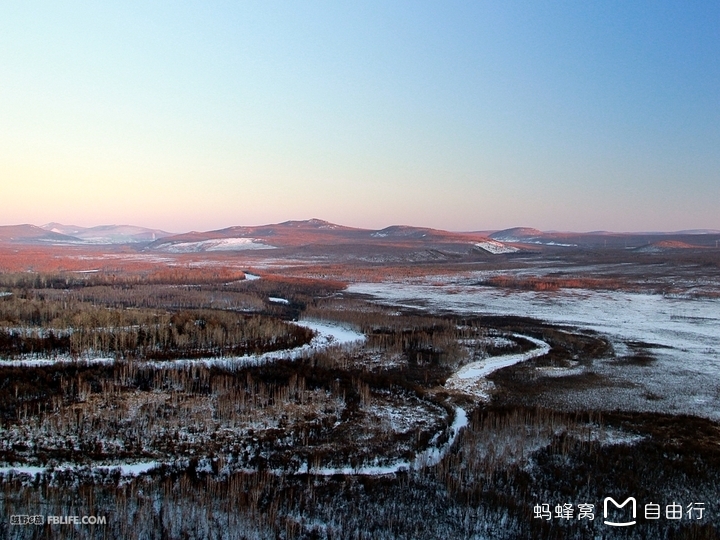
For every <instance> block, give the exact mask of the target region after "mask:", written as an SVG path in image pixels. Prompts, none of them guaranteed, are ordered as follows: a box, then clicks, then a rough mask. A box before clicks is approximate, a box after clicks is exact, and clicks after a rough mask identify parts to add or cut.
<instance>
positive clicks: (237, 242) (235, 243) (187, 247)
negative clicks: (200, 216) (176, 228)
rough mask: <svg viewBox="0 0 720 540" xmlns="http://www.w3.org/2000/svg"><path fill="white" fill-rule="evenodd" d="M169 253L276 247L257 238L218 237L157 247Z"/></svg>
mask: <svg viewBox="0 0 720 540" xmlns="http://www.w3.org/2000/svg"><path fill="white" fill-rule="evenodd" d="M157 249H158V250H161V251H167V252H169V253H197V252H201V251H244V250H248V249H275V246H271V245H268V244H265V243H263V242H261V241H259V240H257V239H255V238H217V239H213V240H202V241H199V242H178V243H176V244H165V245H162V246H159V247H158V248H157Z"/></svg>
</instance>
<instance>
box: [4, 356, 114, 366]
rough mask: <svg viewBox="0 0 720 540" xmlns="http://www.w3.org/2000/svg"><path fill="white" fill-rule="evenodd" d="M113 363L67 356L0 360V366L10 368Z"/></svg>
mask: <svg viewBox="0 0 720 540" xmlns="http://www.w3.org/2000/svg"><path fill="white" fill-rule="evenodd" d="M113 362H115V359H114V358H104V357H90V356H88V357H80V358H73V357H71V356H67V355H59V356H54V357H52V358H33V357H32V356H30V355H28V357H27V358H21V359H18V360H3V359H0V366H3V367H5V366H12V367H44V366H54V365H57V364H73V363H77V364H81V365H98V364H112V363H113Z"/></svg>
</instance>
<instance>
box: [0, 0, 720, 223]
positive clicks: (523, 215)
mask: <svg viewBox="0 0 720 540" xmlns="http://www.w3.org/2000/svg"><path fill="white" fill-rule="evenodd" d="M0 179H1V180H0V195H1V198H2V208H3V210H2V214H1V216H2V217H0V225H9V224H18V223H34V224H38V225H39V224H43V223H46V222H49V221H58V222H61V223H66V224H70V223H72V224H77V225H82V226H92V225H99V224H108V223H132V224H137V225H144V226H149V227H157V228H162V229H165V230H170V231H174V232H180V231H186V230H191V229H194V230H209V229H217V228H221V227H227V226H231V225H257V224H264V223H272V222H278V221H285V220H288V219H307V218H310V217H317V218H321V219H326V220H329V221H333V222H337V223H342V224H344V225H351V226H360V227H368V228H382V227H385V226H388V225H392V224H406V225H417V226H429V227H436V228H442V229H448V230H488V229H502V228H507V227H513V226H530V227H536V228H539V229H544V230H549V229H554V230H576V231H589V230H613V231H641V230H642V231H648V230H665V231H670V230H681V229H691V228H712V229H720V3H718V2H702V1H700V2H679V1H678V2H666V1H636V2H626V1H622V2H621V1H603V2H574V1H557V2H516V1H492V2H452V1H446V2H425V1H414V2H388V1H378V2H353V3H341V2H271V1H263V2H229V1H228V2H183V3H176V2H122V3H120V2H97V3H89V2H88V3H80V2H33V1H28V2H15V3H6V4H5V5H3V6H2V8H0Z"/></svg>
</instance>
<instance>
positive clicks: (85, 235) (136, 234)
mask: <svg viewBox="0 0 720 540" xmlns="http://www.w3.org/2000/svg"><path fill="white" fill-rule="evenodd" d="M41 228H42V229H44V230H46V231H50V232H53V233H56V234H62V235H66V236H69V237H72V239H74V240H77V241H78V242H81V243H86V244H134V243H140V242H153V241H155V240H158V239H159V238H164V237H166V236H171V235H172V234H173V233H169V232H167V231H162V230H160V229H148V228H147V227H138V226H136V225H99V226H97V227H78V226H77V225H63V224H62V223H55V222H53V223H46V224H45V225H43V226H42V227H41Z"/></svg>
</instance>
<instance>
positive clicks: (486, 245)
mask: <svg viewBox="0 0 720 540" xmlns="http://www.w3.org/2000/svg"><path fill="white" fill-rule="evenodd" d="M475 247H479V248H480V249H482V250H484V251H487V252H488V253H492V254H493V255H499V254H501V253H515V252H517V251H519V250H518V248H516V247H513V246H506V245H505V244H503V243H502V242H498V241H497V240H486V241H485V242H477V243H476V244H475Z"/></svg>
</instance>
